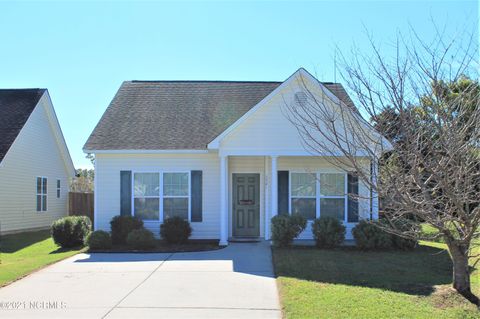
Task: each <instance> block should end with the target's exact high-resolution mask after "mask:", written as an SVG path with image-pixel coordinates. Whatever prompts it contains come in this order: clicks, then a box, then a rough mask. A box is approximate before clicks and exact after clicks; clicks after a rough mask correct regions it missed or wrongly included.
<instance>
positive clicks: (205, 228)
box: [95, 154, 220, 239]
mask: <svg viewBox="0 0 480 319" xmlns="http://www.w3.org/2000/svg"><path fill="white" fill-rule="evenodd" d="M95 160H96V163H95V165H96V174H95V178H96V191H95V208H96V216H97V217H96V220H97V222H96V227H97V229H103V230H107V231H109V230H110V220H111V219H112V217H113V216H115V215H118V214H120V171H125V170H127V171H132V178H133V175H134V174H135V173H138V172H155V173H182V172H191V171H193V170H200V171H202V172H203V176H202V189H203V191H202V196H203V199H202V205H203V207H202V216H203V217H202V221H201V222H191V226H192V228H193V232H192V237H191V238H192V239H217V238H219V234H220V214H219V212H220V202H219V201H220V196H219V194H220V186H219V181H220V164H219V159H218V154H96V158H95ZM160 186H161V187H162V183H160ZM188 188H189V189H190V182H189V186H188ZM132 193H133V189H132ZM160 193H161V194H163V191H162V190H161V191H160ZM160 203H162V201H160ZM132 206H133V203H132ZM132 213H133V210H132ZM161 214H162V211H161V210H160V215H161ZM161 220H163V219H162V216H160V220H155V221H144V224H145V227H146V228H147V229H149V230H151V231H152V232H153V234H154V235H155V236H157V237H158V236H159V232H160V224H161Z"/></svg>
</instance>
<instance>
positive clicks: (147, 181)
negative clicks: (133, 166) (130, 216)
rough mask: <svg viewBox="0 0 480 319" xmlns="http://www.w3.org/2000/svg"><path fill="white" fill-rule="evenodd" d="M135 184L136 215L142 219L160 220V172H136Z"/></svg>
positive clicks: (134, 204)
mask: <svg viewBox="0 0 480 319" xmlns="http://www.w3.org/2000/svg"><path fill="white" fill-rule="evenodd" d="M133 184H134V185H133V188H134V191H133V211H134V215H135V216H136V217H138V218H140V219H142V220H159V218H160V215H159V213H160V174H159V173H135V174H134V180H133Z"/></svg>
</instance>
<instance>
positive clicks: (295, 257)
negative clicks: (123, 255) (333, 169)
mask: <svg viewBox="0 0 480 319" xmlns="http://www.w3.org/2000/svg"><path fill="white" fill-rule="evenodd" d="M445 248H446V247H445V245H444V244H442V243H425V242H422V243H421V245H420V246H419V247H418V248H416V249H415V250H414V251H409V252H404V251H384V252H362V251H358V250H356V249H355V248H353V247H350V248H347V247H345V248H339V249H336V250H320V249H316V248H314V247H291V248H273V259H274V265H275V272H276V274H277V276H278V284H279V290H280V296H281V300H282V304H283V310H284V314H285V317H286V318H479V317H480V313H479V312H478V311H477V310H476V309H475V307H474V306H472V305H471V304H469V303H468V302H466V301H465V300H464V299H463V298H462V297H461V296H459V295H458V294H457V293H456V292H455V291H453V290H452V289H451V288H450V286H451V271H452V270H451V269H452V265H451V261H450V258H449V256H448V253H447V251H446V250H445ZM479 277H480V271H478V270H475V271H474V272H473V273H472V286H473V290H474V292H476V293H477V294H478V293H480V280H479Z"/></svg>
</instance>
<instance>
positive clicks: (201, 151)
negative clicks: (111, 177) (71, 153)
mask: <svg viewBox="0 0 480 319" xmlns="http://www.w3.org/2000/svg"><path fill="white" fill-rule="evenodd" d="M83 152H84V153H87V154H88V153H91V154H207V153H209V151H208V150H88V149H83Z"/></svg>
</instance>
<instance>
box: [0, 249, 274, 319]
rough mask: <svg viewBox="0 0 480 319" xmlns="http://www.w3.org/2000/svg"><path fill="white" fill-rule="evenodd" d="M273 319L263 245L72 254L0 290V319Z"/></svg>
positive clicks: (267, 252)
mask: <svg viewBox="0 0 480 319" xmlns="http://www.w3.org/2000/svg"><path fill="white" fill-rule="evenodd" d="M32 317H35V318H280V317H281V310H280V304H279V299H278V292H277V286H276V283H275V278H274V276H273V270H272V261H271V252H270V247H269V245H268V243H266V242H262V243H241V244H240V243H238V244H231V245H230V246H228V247H227V248H225V249H220V250H216V251H209V252H198V253H173V254H156V253H155V254H79V255H76V256H73V257H71V258H69V259H66V260H64V261H61V262H59V263H57V264H55V265H52V266H49V267H47V268H45V269H43V270H41V271H38V272H36V273H34V274H32V275H30V276H28V277H26V278H24V279H22V280H19V281H17V282H15V283H13V284H11V285H9V286H7V287H4V288H1V289H0V318H32Z"/></svg>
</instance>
